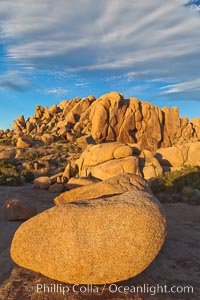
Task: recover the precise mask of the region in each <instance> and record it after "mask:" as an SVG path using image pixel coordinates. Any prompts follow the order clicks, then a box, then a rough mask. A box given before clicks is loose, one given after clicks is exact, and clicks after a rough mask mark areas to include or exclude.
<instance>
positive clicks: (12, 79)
mask: <svg viewBox="0 0 200 300" xmlns="http://www.w3.org/2000/svg"><path fill="white" fill-rule="evenodd" d="M30 85H31V82H30V81H29V80H28V79H27V78H26V77H24V76H23V75H22V74H21V73H20V72H18V71H8V72H6V73H3V74H0V90H7V89H11V90H14V91H17V92H23V91H25V90H26V89H27V88H28V87H29V86H30Z"/></svg>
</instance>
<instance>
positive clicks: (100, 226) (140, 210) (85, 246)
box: [11, 191, 165, 284]
mask: <svg viewBox="0 0 200 300" xmlns="http://www.w3.org/2000/svg"><path fill="white" fill-rule="evenodd" d="M161 210H162V209H161V207H160V204H159V201H158V200H157V199H156V198H155V197H153V196H152V195H150V194H148V193H145V192H141V191H131V192H127V193H125V194H122V195H118V196H114V197H110V198H106V199H103V198H101V199H98V200H90V201H80V202H78V203H77V204H75V203H67V204H64V205H60V206H56V207H53V208H51V209H49V210H47V211H45V212H43V213H41V214H39V215H37V216H35V217H33V218H32V219H30V220H28V221H26V222H25V223H23V224H22V225H21V226H20V228H19V229H18V230H17V232H16V233H15V235H14V239H13V241H12V245H11V257H12V259H13V260H14V261H15V262H16V263H17V264H18V265H20V266H22V267H24V268H27V269H31V270H33V271H36V272H40V273H42V274H44V275H46V276H48V277H50V278H52V279H56V280H59V281H63V282H66V283H81V284H104V283H111V282H116V281H121V280H125V279H128V278H130V277H133V276H136V275H137V274H139V273H141V272H142V271H143V270H144V269H146V268H147V267H148V266H149V264H150V263H151V262H152V261H153V260H154V258H155V257H156V255H157V254H158V252H159V250H160V249H161V247H162V245H163V243H164V239H165V217H164V215H163V214H162V212H161ZM30 232H31V235H30Z"/></svg>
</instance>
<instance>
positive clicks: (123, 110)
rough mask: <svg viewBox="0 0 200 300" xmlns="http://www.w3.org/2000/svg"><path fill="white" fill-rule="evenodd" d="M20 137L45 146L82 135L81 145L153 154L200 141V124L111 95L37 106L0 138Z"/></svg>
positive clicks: (176, 113) (173, 111) (170, 110)
mask: <svg viewBox="0 0 200 300" xmlns="http://www.w3.org/2000/svg"><path fill="white" fill-rule="evenodd" d="M23 134H28V135H31V136H32V137H35V138H39V139H41V138H42V136H43V135H44V136H43V138H42V140H43V141H44V142H45V143H51V142H52V141H54V140H55V139H57V138H64V139H66V140H68V141H73V140H75V139H76V138H77V137H80V136H81V135H82V136H85V138H84V139H83V140H80V143H83V142H84V140H85V142H84V144H87V143H88V142H89V143H91V141H93V140H94V141H95V142H96V143H102V142H105V141H121V142H124V143H140V144H141V147H142V149H147V150H151V151H155V150H156V149H158V148H160V147H171V146H173V145H176V144H183V143H186V142H192V141H198V140H200V121H199V118H196V119H192V120H190V121H189V120H188V118H187V117H184V118H179V111H178V108H177V107H173V108H168V107H164V108H162V109H161V108H158V107H157V106H155V105H153V104H151V103H148V102H145V101H140V100H138V99H136V98H129V99H124V97H123V96H122V95H121V94H119V93H117V92H111V93H108V94H105V95H103V96H101V97H100V98H99V99H95V97H94V96H88V97H87V98H83V99H79V98H74V99H72V100H70V101H66V100H64V101H62V102H61V103H60V104H58V105H53V106H52V107H50V108H44V107H42V106H39V105H37V106H36V111H35V114H34V116H32V117H29V118H28V120H27V121H25V120H24V117H23V116H20V117H18V119H17V120H15V121H14V124H13V131H12V132H10V131H5V132H3V133H1V136H2V137H6V136H10V135H13V136H20V135H22V136H23ZM49 134H50V136H49ZM88 137H90V141H89V140H88ZM92 143H93V142H92ZM84 144H83V147H85V146H84Z"/></svg>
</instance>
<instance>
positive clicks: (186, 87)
mask: <svg viewBox="0 0 200 300" xmlns="http://www.w3.org/2000/svg"><path fill="white" fill-rule="evenodd" d="M161 90H163V92H161V94H162V95H166V94H174V93H181V92H189V91H200V78H197V79H195V80H193V81H186V82H182V83H177V84H170V85H166V86H164V87H161Z"/></svg>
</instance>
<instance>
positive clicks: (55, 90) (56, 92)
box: [43, 87, 70, 97]
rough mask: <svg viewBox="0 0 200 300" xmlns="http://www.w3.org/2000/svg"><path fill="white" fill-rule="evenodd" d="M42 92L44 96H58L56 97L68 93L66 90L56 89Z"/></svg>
mask: <svg viewBox="0 0 200 300" xmlns="http://www.w3.org/2000/svg"><path fill="white" fill-rule="evenodd" d="M43 92H44V93H45V94H53V95H55V96H58V97H63V96H65V95H66V94H68V93H69V92H70V91H69V90H68V89H64V88H61V87H57V88H49V89H45V90H44V91H43Z"/></svg>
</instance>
